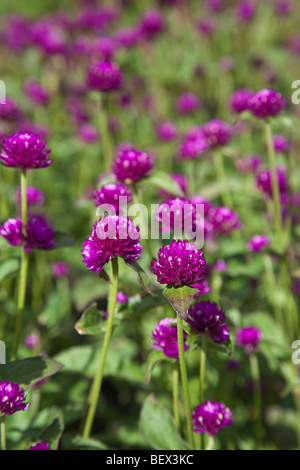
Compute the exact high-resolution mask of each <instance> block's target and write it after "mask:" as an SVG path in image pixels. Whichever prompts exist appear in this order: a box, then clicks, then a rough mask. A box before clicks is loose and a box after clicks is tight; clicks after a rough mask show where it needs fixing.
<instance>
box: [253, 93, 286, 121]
mask: <svg viewBox="0 0 300 470" xmlns="http://www.w3.org/2000/svg"><path fill="white" fill-rule="evenodd" d="M285 106H286V100H285V99H284V98H283V96H282V95H281V93H278V91H275V90H269V89H268V88H264V89H263V90H260V91H258V92H257V93H255V94H254V95H253V97H252V98H250V100H249V109H250V111H251V112H252V114H254V115H255V116H256V117H258V118H267V117H270V116H277V115H278V114H279V113H280V112H281V111H282V110H283V109H284V108H285Z"/></svg>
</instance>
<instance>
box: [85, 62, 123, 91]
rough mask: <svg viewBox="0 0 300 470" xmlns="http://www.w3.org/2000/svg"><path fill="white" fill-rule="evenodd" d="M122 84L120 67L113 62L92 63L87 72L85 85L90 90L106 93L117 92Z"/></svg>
mask: <svg viewBox="0 0 300 470" xmlns="http://www.w3.org/2000/svg"><path fill="white" fill-rule="evenodd" d="M122 83H123V74H122V71H121V69H120V67H119V66H118V65H117V64H116V63H114V62H108V61H104V62H94V63H92V64H91V65H90V67H89V70H88V77H87V85H88V87H89V88H91V89H92V90H98V91H102V92H108V91H113V90H119V89H120V88H121V86H122Z"/></svg>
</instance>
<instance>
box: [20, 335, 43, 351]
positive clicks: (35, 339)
mask: <svg viewBox="0 0 300 470" xmlns="http://www.w3.org/2000/svg"><path fill="white" fill-rule="evenodd" d="M24 343H25V345H26V346H27V348H28V349H34V348H36V347H37V346H39V345H40V344H41V338H40V337H39V335H38V334H37V333H30V334H29V335H27V336H26V338H25V341H24Z"/></svg>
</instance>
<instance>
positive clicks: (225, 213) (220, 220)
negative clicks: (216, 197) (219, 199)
mask: <svg viewBox="0 0 300 470" xmlns="http://www.w3.org/2000/svg"><path fill="white" fill-rule="evenodd" d="M210 215H211V220H212V224H213V228H214V230H215V232H216V233H218V234H223V235H224V234H228V233H230V232H232V230H237V229H240V228H241V222H240V218H239V215H238V214H237V213H236V212H235V211H233V210H232V209H230V207H226V206H220V207H213V208H212V209H211V210H210Z"/></svg>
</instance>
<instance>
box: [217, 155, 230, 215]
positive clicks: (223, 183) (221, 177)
mask: <svg viewBox="0 0 300 470" xmlns="http://www.w3.org/2000/svg"><path fill="white" fill-rule="evenodd" d="M213 161H214V166H215V171H216V174H217V178H218V182H219V185H220V187H221V194H222V200H223V204H224V206H227V207H231V208H233V203H232V198H231V194H230V191H229V188H228V185H227V179H226V174H225V169H224V162H223V155H222V152H221V150H219V149H217V150H215V152H214V154H213Z"/></svg>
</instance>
